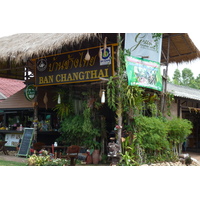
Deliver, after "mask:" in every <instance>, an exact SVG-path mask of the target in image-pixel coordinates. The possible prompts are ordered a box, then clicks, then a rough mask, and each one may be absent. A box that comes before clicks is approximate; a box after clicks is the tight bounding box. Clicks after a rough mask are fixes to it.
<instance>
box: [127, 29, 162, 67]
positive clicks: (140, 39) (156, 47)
mask: <svg viewBox="0 0 200 200" xmlns="http://www.w3.org/2000/svg"><path fill="white" fill-rule="evenodd" d="M124 48H125V49H126V50H130V51H131V56H135V57H138V58H142V57H145V59H147V60H151V61H155V62H159V63H160V59H161V48H162V34H161V33H126V34H125V47H124Z"/></svg>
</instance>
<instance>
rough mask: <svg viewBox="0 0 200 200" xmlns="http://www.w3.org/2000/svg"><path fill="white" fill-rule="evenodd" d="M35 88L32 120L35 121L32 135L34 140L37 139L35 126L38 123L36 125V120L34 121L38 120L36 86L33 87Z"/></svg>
mask: <svg viewBox="0 0 200 200" xmlns="http://www.w3.org/2000/svg"><path fill="white" fill-rule="evenodd" d="M35 90H36V96H35V99H34V114H33V115H34V117H33V118H34V121H35V123H34V137H33V139H34V141H37V127H38V125H37V122H36V121H38V101H37V95H38V94H37V90H38V88H37V87H36V88H35Z"/></svg>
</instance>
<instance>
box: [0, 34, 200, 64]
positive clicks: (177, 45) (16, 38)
mask: <svg viewBox="0 0 200 200" xmlns="http://www.w3.org/2000/svg"><path fill="white" fill-rule="evenodd" d="M116 35H117V34H115V33H108V34H106V33H99V34H98V33H22V34H15V35H11V36H8V37H2V38H0V64H1V63H3V62H5V61H7V60H11V61H12V60H13V61H14V62H15V63H18V64H19V63H21V62H22V61H26V60H27V59H28V58H33V57H40V56H44V55H47V54H50V53H53V52H54V51H55V50H58V49H62V48H63V47H64V46H67V45H68V46H76V49H78V48H79V45H80V43H82V42H84V41H87V42H88V47H90V46H89V45H90V44H89V43H90V42H91V39H93V40H96V41H97V42H96V43H95V44H98V45H99V38H100V37H102V38H104V37H105V36H108V41H110V42H112V43H116V42H117V41H116ZM121 36H122V38H123V37H124V34H121ZM168 38H170V47H169V60H168V63H173V62H176V63H181V62H189V61H191V60H193V59H196V58H198V57H200V52H199V50H198V49H197V47H196V46H195V45H194V43H193V42H192V40H191V39H190V37H189V36H188V34H187V33H164V34H163V41H162V58H161V62H162V63H166V61H167V52H168ZM88 47H87V48H88ZM72 50H73V49H72Z"/></svg>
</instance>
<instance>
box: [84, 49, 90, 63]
mask: <svg viewBox="0 0 200 200" xmlns="http://www.w3.org/2000/svg"><path fill="white" fill-rule="evenodd" d="M85 60H87V61H89V60H90V54H89V49H88V50H87V53H86V55H85Z"/></svg>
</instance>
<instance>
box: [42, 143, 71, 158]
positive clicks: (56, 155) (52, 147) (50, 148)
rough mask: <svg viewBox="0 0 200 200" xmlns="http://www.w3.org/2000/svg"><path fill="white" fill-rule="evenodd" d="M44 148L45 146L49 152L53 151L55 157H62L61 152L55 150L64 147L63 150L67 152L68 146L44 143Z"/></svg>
mask: <svg viewBox="0 0 200 200" xmlns="http://www.w3.org/2000/svg"><path fill="white" fill-rule="evenodd" d="M43 148H45V149H46V150H47V151H48V152H49V153H50V152H51V153H53V154H54V158H55V159H56V158H57V157H59V158H61V152H59V153H58V152H55V150H59V149H62V150H63V152H66V148H67V147H65V146H54V145H44V146H43Z"/></svg>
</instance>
